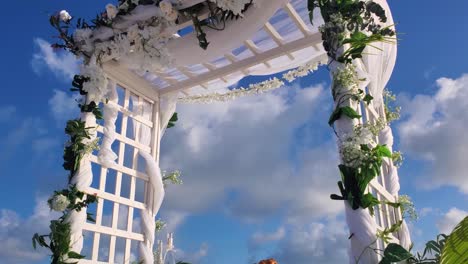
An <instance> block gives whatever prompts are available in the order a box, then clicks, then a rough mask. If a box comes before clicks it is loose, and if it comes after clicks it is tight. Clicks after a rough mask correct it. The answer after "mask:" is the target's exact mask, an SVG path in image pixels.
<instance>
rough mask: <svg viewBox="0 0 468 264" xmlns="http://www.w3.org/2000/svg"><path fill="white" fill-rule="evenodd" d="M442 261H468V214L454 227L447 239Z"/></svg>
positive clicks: (450, 262)
mask: <svg viewBox="0 0 468 264" xmlns="http://www.w3.org/2000/svg"><path fill="white" fill-rule="evenodd" d="M440 263H441V264H455V263H468V216H467V217H465V218H464V219H463V220H462V221H461V222H460V223H459V224H458V225H457V226H456V227H455V228H454V229H453V231H452V233H451V234H450V235H449V236H448V238H447V239H446V242H445V246H444V247H443V250H442V254H441V257H440Z"/></svg>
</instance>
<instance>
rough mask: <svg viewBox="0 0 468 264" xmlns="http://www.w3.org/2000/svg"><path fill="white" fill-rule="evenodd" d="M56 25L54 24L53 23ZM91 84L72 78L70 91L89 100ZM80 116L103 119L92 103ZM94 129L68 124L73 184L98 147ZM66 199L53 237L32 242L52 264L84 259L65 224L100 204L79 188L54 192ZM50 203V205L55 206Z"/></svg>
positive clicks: (68, 157) (67, 161)
mask: <svg viewBox="0 0 468 264" xmlns="http://www.w3.org/2000/svg"><path fill="white" fill-rule="evenodd" d="M54 22H55V21H54ZM87 81H89V79H88V78H86V77H84V76H81V75H76V76H75V77H74V78H73V82H72V86H73V88H72V89H71V90H72V91H75V92H79V93H80V94H81V95H83V96H86V94H87V93H86V92H85V91H84V90H83V84H84V83H85V82H87ZM79 106H80V108H81V112H88V113H93V114H94V116H95V117H96V119H101V118H102V113H101V110H100V108H99V106H98V105H97V104H96V103H94V102H91V103H89V104H87V105H79ZM91 129H93V128H92V127H86V123H85V122H84V121H82V120H80V119H75V120H69V121H68V122H67V124H66V127H65V134H66V135H68V136H69V141H68V142H67V145H66V146H65V148H64V153H63V161H64V162H63V168H64V169H65V170H67V171H69V172H70V174H69V176H68V179H69V182H71V180H72V178H73V176H74V175H75V173H76V172H77V171H78V169H79V166H80V162H81V160H82V158H83V157H84V155H86V154H88V153H90V152H91V151H92V150H93V149H95V148H96V147H97V140H94V141H91V142H89V140H90V139H91V138H92V136H91V132H90V130H91ZM57 195H63V196H65V197H66V198H67V199H68V201H69V202H70V203H69V204H68V206H67V208H66V209H65V211H64V212H63V215H62V216H61V217H60V218H59V219H58V220H53V221H51V222H50V226H49V227H50V233H49V234H48V235H39V234H37V233H36V234H34V236H33V238H32V243H33V248H34V249H36V247H37V246H38V245H39V246H41V247H44V248H48V249H49V250H50V252H51V263H52V264H72V263H78V262H70V261H68V260H67V262H65V260H66V259H67V258H72V259H82V258H84V256H82V255H80V254H79V253H77V252H73V251H70V244H71V233H70V232H71V230H70V224H69V223H68V222H67V221H66V219H67V217H68V216H69V214H70V213H71V212H72V211H76V212H79V211H81V210H83V209H84V208H86V207H88V206H89V205H90V204H92V203H96V202H97V197H96V195H89V194H85V193H84V192H82V191H80V190H78V189H77V188H76V185H69V186H68V189H63V190H60V191H55V192H54V195H53V196H52V197H54V196H57ZM52 199H53V198H51V199H49V201H48V202H49V205H51V203H52ZM86 215H87V220H88V221H92V222H94V221H95V220H94V218H93V216H92V214H90V213H87V214H86Z"/></svg>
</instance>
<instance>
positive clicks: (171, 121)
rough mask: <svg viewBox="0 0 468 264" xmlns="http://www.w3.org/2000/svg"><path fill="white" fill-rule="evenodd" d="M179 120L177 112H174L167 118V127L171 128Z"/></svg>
mask: <svg viewBox="0 0 468 264" xmlns="http://www.w3.org/2000/svg"><path fill="white" fill-rule="evenodd" d="M177 121H179V116H178V115H177V113H174V114H173V115H172V117H171V119H169V123H168V124H167V128H171V127H175V123H176V122H177Z"/></svg>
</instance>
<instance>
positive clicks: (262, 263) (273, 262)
mask: <svg viewBox="0 0 468 264" xmlns="http://www.w3.org/2000/svg"><path fill="white" fill-rule="evenodd" d="M258 264H278V262H276V260H274V259H265V260H262V261H260V262H259V263H258Z"/></svg>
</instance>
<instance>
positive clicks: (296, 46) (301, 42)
mask: <svg viewBox="0 0 468 264" xmlns="http://www.w3.org/2000/svg"><path fill="white" fill-rule="evenodd" d="M321 41H322V37H321V36H320V34H319V33H316V34H312V35H308V36H306V37H304V38H301V39H298V40H295V41H291V42H288V43H287V44H285V45H284V46H279V47H276V48H273V49H270V50H267V51H265V52H262V53H260V54H258V55H257V56H252V57H248V58H246V59H244V60H241V61H238V62H235V63H232V64H229V65H227V66H225V67H220V68H218V69H216V70H214V71H211V72H207V73H203V74H200V75H198V76H196V77H193V78H190V79H188V80H184V81H182V82H179V83H178V84H177V85H174V86H169V87H167V88H164V89H162V90H161V92H160V93H161V94H166V93H170V92H175V91H181V90H184V89H187V88H191V87H194V86H196V85H200V84H201V83H206V82H208V81H210V80H214V79H219V78H220V77H222V76H226V75H228V74H231V73H233V72H237V71H241V70H242V69H248V68H250V67H252V66H255V65H257V64H259V63H262V62H264V61H268V60H272V59H275V58H277V57H278V56H279V55H280V54H284V53H287V52H294V51H297V50H300V49H304V48H307V47H311V46H313V45H314V44H316V43H321Z"/></svg>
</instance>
